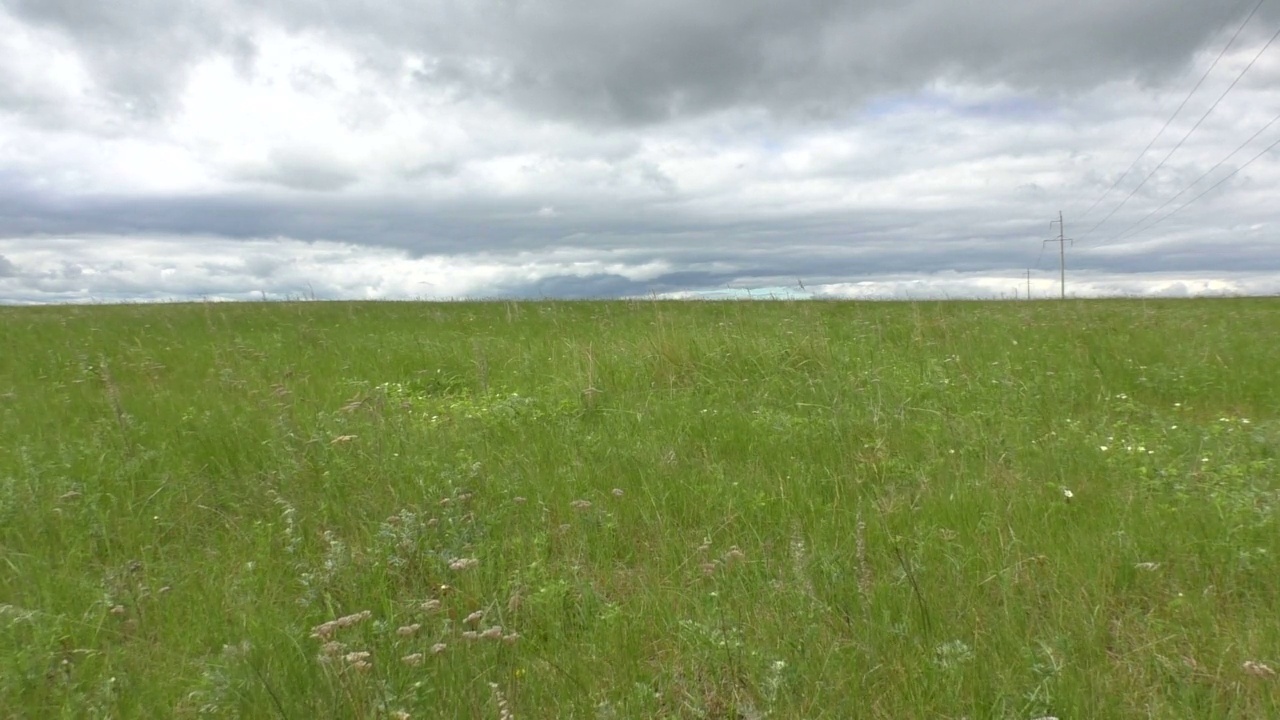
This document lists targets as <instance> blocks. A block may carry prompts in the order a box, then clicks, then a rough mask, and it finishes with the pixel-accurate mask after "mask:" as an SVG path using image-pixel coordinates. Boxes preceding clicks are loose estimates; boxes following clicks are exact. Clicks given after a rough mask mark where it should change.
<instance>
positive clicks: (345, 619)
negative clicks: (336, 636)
mask: <svg viewBox="0 0 1280 720" xmlns="http://www.w3.org/2000/svg"><path fill="white" fill-rule="evenodd" d="M371 617H373V613H372V612H370V611H368V610H364V611H361V612H358V613H353V614H351V615H344V616H342V617H340V618H338V619H337V620H330V621H329V622H325V623H320V624H319V625H317V626H315V627H313V628H311V637H313V638H316V639H317V640H327V639H329V638H330V637H331V636H332V635H333V633H334V632H336V631H338V630H341V629H342V628H348V627H351V626H352V625H355V624H356V623H360V622H364V621H365V620H368V619H369V618H371Z"/></svg>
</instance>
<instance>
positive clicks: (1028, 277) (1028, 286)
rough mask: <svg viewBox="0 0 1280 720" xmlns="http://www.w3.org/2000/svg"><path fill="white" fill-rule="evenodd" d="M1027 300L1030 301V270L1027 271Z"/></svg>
mask: <svg viewBox="0 0 1280 720" xmlns="http://www.w3.org/2000/svg"><path fill="white" fill-rule="evenodd" d="M1027 299H1028V300H1030V299H1031V270H1030V268H1028V269H1027Z"/></svg>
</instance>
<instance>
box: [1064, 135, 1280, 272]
mask: <svg viewBox="0 0 1280 720" xmlns="http://www.w3.org/2000/svg"><path fill="white" fill-rule="evenodd" d="M1277 122H1280V114H1278V115H1276V116H1275V117H1273V118H1271V120H1270V121H1269V122H1268V123H1267V124H1266V125H1263V126H1262V127H1260V128H1258V131H1257V132H1255V133H1254V134H1253V135H1251V136H1249V139H1248V140H1245V141H1244V142H1242V143H1240V144H1239V145H1238V146H1236V149H1235V150H1232V151H1231V152H1229V153H1227V156H1226V157H1224V158H1222V159H1221V160H1219V161H1218V162H1217V163H1216V164H1215V165H1214V166H1213V167H1211V168H1209V169H1208V170H1205V171H1204V173H1202V174H1201V175H1200V177H1198V178H1196V179H1195V180H1192V181H1191V183H1190V184H1188V185H1187V186H1186V187H1184V188H1182V189H1181V190H1179V191H1178V194H1177V195H1174V196H1173V197H1171V198H1169V199H1168V200H1165V201H1164V203H1163V204H1162V205H1161V206H1160V207H1158V208H1156V209H1154V210H1152V211H1151V212H1149V213H1147V214H1146V215H1144V216H1143V217H1142V219H1141V220H1138V221H1137V222H1135V223H1133V224H1132V225H1130V226H1129V227H1127V228H1125V229H1124V230H1121V231H1120V232H1119V233H1117V234H1116V235H1114V236H1112V238H1111V239H1110V240H1108V241H1107V242H1115V241H1116V240H1121V239H1123V238H1124V236H1125V235H1126V234H1127V233H1128V232H1129V231H1130V230H1132V229H1134V228H1135V227H1138V226H1139V225H1141V224H1142V223H1144V222H1146V221H1147V219H1148V218H1150V217H1151V216H1152V215H1155V214H1156V213H1158V212H1160V211H1161V210H1163V209H1165V208H1166V207H1169V203H1172V202H1173V201H1174V200H1177V199H1178V198H1180V197H1182V195H1183V194H1184V193H1186V192H1187V191H1188V190H1190V189H1191V188H1193V187H1195V186H1196V185H1199V184H1200V181H1201V180H1203V179H1205V178H1206V177H1209V175H1210V174H1211V173H1212V172H1213V171H1214V170H1217V169H1218V168H1220V167H1222V165H1223V163H1225V162H1226V161H1228V160H1230V159H1231V158H1232V157H1234V156H1235V154H1236V153H1238V152H1240V151H1241V150H1243V149H1245V147H1246V146H1247V145H1248V144H1249V143H1251V142H1253V141H1254V140H1257V139H1258V136H1259V135H1261V134H1262V133H1264V132H1266V131H1267V129H1268V128H1270V127H1271V126H1272V125H1275V124H1276V123H1277ZM1143 229H1144V230H1145V229H1146V228H1143ZM1139 232H1141V230H1140V231H1139ZM1102 244H1105V243H1102ZM1041 249H1043V248H1041Z"/></svg>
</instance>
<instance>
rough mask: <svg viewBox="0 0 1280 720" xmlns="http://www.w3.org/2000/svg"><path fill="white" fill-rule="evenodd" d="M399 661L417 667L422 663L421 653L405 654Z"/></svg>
mask: <svg viewBox="0 0 1280 720" xmlns="http://www.w3.org/2000/svg"><path fill="white" fill-rule="evenodd" d="M400 662H402V663H404V664H405V665H408V666H410V667H417V666H419V665H421V664H422V653H414V654H412V655H405V656H404V657H402V658H400Z"/></svg>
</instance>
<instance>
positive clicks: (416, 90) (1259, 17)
mask: <svg viewBox="0 0 1280 720" xmlns="http://www.w3.org/2000/svg"><path fill="white" fill-rule="evenodd" d="M1255 6H1258V2H1257V0H1221V1H1219V0H1214V1H1212V2H1210V1H1208V0H1077V1H1076V2H1070V3H1068V2H1061V1H1060V0H1058V1H1050V0H989V1H987V2H959V1H957V0H844V1H837V0H694V1H690V0H428V1H426V2H423V1H422V0H418V1H417V2H409V1H408V0H382V1H380V2H361V1H357V0H252V1H251V0H190V1H189V2H175V1H174V0H115V1H113V2H101V1H99V0H0V302H9V303H31V302H68V301H118V300H167V299H183V298H193V299H198V298H259V297H262V296H264V295H265V296H267V297H288V296H307V297H317V298H462V297H475V298H489V297H616V296H634V295H648V294H660V295H672V296H704V295H708V294H713V295H714V294H716V293H719V295H720V296H723V295H724V294H725V293H730V292H745V290H746V289H751V290H752V292H753V293H755V294H756V295H759V294H761V293H763V294H769V293H774V294H781V293H795V294H798V295H814V296H844V297H884V298H893V297H930V296H932V297H998V296H1001V295H1005V296H1013V294H1014V292H1015V289H1016V291H1017V292H1020V293H1025V291H1026V271H1027V269H1031V271H1032V272H1031V279H1032V285H1033V292H1034V293H1035V294H1036V295H1038V296H1046V295H1050V294H1056V293H1057V292H1058V286H1057V282H1058V252H1057V246H1056V245H1051V246H1048V247H1045V246H1043V245H1042V242H1041V241H1042V240H1043V239H1045V238H1049V237H1051V236H1055V235H1056V234H1057V232H1058V230H1057V226H1052V227H1051V226H1050V221H1051V220H1055V219H1057V213H1058V211H1059V210H1061V211H1063V212H1064V213H1065V218H1066V234H1067V236H1068V237H1072V238H1075V239H1076V242H1075V245H1074V246H1068V247H1067V268H1068V292H1069V293H1073V294H1077V295H1082V296H1083V295H1106V294H1162V295H1187V294H1205V293H1209V294H1214V293H1228V294H1235V293H1251V294H1258V293H1280V253H1277V252H1276V245H1277V240H1280V238H1277V229H1278V224H1277V221H1278V220H1280V210H1278V209H1277V208H1280V201H1277V198H1280V147H1277V148H1276V149H1275V150H1274V151H1272V152H1265V153H1264V151H1265V150H1266V149H1267V148H1268V147H1269V146H1270V145H1271V144H1272V143H1275V142H1277V141H1280V122H1275V124H1274V125H1270V126H1268V123H1270V122H1273V120H1274V119H1275V118H1276V117H1277V116H1276V113H1277V112H1280V41H1277V42H1276V43H1275V44H1274V45H1272V46H1268V42H1269V40H1271V39H1272V38H1273V36H1274V34H1275V33H1276V32H1277V31H1280V0H1262V3H1261V6H1260V8H1259V9H1258V10H1257V11H1256V14H1254V15H1253V16H1252V17H1251V19H1250V20H1249V22H1248V24H1247V25H1245V26H1244V29H1243V31H1241V32H1240V33H1239V35H1238V36H1237V37H1235V38H1234V42H1231V44H1230V46H1229V47H1228V42H1229V41H1231V40H1232V38H1233V35H1234V34H1235V33H1236V32H1237V30H1238V29H1239V28H1240V27H1241V23H1242V22H1243V21H1244V20H1245V18H1246V17H1247V16H1249V13H1250V11H1252V10H1254V8H1255ZM1224 48H1228V49H1227V50H1226V52H1225V54H1222V55H1221V59H1220V60H1219V59H1218V58H1219V55H1220V53H1222V52H1223V49H1224ZM1264 48H1265V51H1264ZM1260 51H1262V52H1261V54H1259V53H1260ZM1215 61H1216V65H1214V63H1215ZM1251 62H1252V63H1253V65H1252V66H1251V67H1250V63H1251ZM1211 66H1212V71H1211V72H1209V74H1208V75H1207V77H1205V72H1206V70H1209V69H1210V67H1211ZM1246 67H1248V68H1249V69H1248V71H1247V72H1245V73H1244V74H1243V76H1242V75H1241V73H1242V72H1244V71H1245V69H1246ZM1202 77H1205V79H1204V82H1203V84H1201V85H1200V86H1199V88H1198V89H1197V90H1196V92H1195V93H1194V94H1193V95H1191V96H1190V99H1189V100H1187V102H1186V104H1185V106H1183V107H1182V109H1181V111H1180V112H1179V113H1178V114H1177V115H1176V116H1175V117H1174V119H1173V121H1172V122H1171V123H1170V124H1169V126H1168V127H1167V129H1165V130H1164V132H1163V134H1162V135H1160V137H1159V138H1158V139H1156V141H1155V143H1154V144H1153V145H1152V147H1151V149H1150V150H1148V151H1147V152H1146V153H1145V154H1144V155H1142V156H1141V157H1140V159H1139V153H1140V152H1141V151H1142V150H1143V149H1144V148H1146V147H1147V145H1148V143H1150V142H1151V141H1152V139H1153V138H1155V137H1156V134H1157V132H1158V131H1160V130H1161V127H1162V126H1163V125H1164V124H1165V122H1166V121H1167V120H1168V119H1169V118H1170V116H1171V115H1172V114H1173V113H1174V111H1175V110H1176V109H1178V107H1179V104H1180V103H1182V102H1183V101H1184V99H1186V98H1187V94H1188V93H1189V92H1190V91H1191V90H1192V88H1193V87H1195V86H1196V83H1197V82H1198V81H1200V79H1201V78H1202ZM1233 82H1235V83H1236V84H1235V85H1234V87H1231V85H1232V83H1233ZM1229 88H1230V90H1229V92H1228V89H1229ZM1224 93H1225V95H1224ZM1219 98H1221V101H1220V102H1219V103H1218V104H1217V106H1216V108H1215V109H1214V110H1213V111H1212V112H1211V113H1209V114H1208V115H1207V116H1206V115H1205V113H1206V111H1208V110H1209V109H1210V107H1211V106H1212V105H1213V104H1214V103H1215V101H1218V100H1219ZM1197 123H1198V127H1196V129H1195V131H1194V132H1193V133H1191V134H1190V135H1189V136H1188V135H1187V134H1188V132H1189V131H1191V129H1192V128H1193V127H1195V126H1197ZM1259 130H1261V132H1260V133H1258V131H1259ZM1255 133H1258V135H1257V137H1256V138H1254V139H1253V141H1252V142H1249V143H1248V144H1245V145H1244V147H1243V148H1242V149H1240V150H1239V152H1236V153H1235V154H1234V155H1232V154H1231V153H1232V151H1233V150H1236V149H1237V148H1238V147H1239V146H1240V145H1241V144H1242V143H1245V141H1246V140H1248V139H1249V138H1250V137H1251V136H1253V135H1254V134H1255ZM1184 137H1185V141H1183V140H1184ZM1180 142H1182V144H1181V147H1179V148H1178V149H1177V151H1176V152H1172V154H1170V153H1171V151H1173V150H1174V148H1175V146H1177V145H1178V144H1179V143H1180ZM1260 153H1263V154H1261V155H1259V154H1260ZM1255 158H1256V160H1255ZM1135 159H1137V163H1136V164H1134V161H1135ZM1251 160H1252V163H1251V164H1249V165H1248V166H1247V167H1244V168H1243V169H1241V170H1239V171H1238V172H1235V174H1234V175H1232V174H1231V173H1232V172H1234V171H1236V170H1237V168H1240V167H1241V166H1242V165H1244V164H1245V163H1249V162H1250V161H1251ZM1220 162H1221V165H1219V166H1218V167H1216V168H1215V167H1214V166H1215V164H1217V163H1220ZM1131 166H1132V169H1130V168H1131ZM1126 171H1128V173H1127V174H1125V173H1126ZM1206 172H1208V175H1207V176H1205V177H1204V178H1203V179H1201V180H1200V181H1199V183H1197V184H1195V185H1192V182H1193V181H1195V180H1196V179H1197V178H1199V177H1200V176H1201V175H1203V174H1204V173H1206ZM1220 180H1222V182H1221V184H1220V185H1218V186H1217V187H1216V188H1215V189H1213V190H1209V188H1211V187H1212V186H1213V185H1215V184H1216V183H1218V182H1219V181H1220ZM1113 186H1114V189H1112V188H1113ZM1188 186H1190V187H1188ZM1206 190H1209V191H1208V192H1207V193H1205V192H1204V191H1206ZM1108 191H1109V192H1108ZM1180 191H1181V194H1180V195H1179V192H1180ZM1202 193H1204V194H1203V195H1202ZM1126 198H1127V200H1126ZM1188 201H1191V202H1190V204H1188V205H1186V207H1185V209H1181V210H1178V208H1180V207H1182V206H1183V204H1184V203H1187V202H1188ZM1175 210H1177V212H1175V213H1174V214H1172V215H1168V216H1167V219H1162V218H1165V217H1166V215H1167V214H1168V213H1169V212H1171V211H1175ZM1154 221H1159V222H1156V223H1155V224H1154V225H1153V224H1152V223H1153V222H1154ZM801 283H803V285H804V288H805V289H804V290H803V291H801V290H800V289H799V287H800V285H801Z"/></svg>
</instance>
